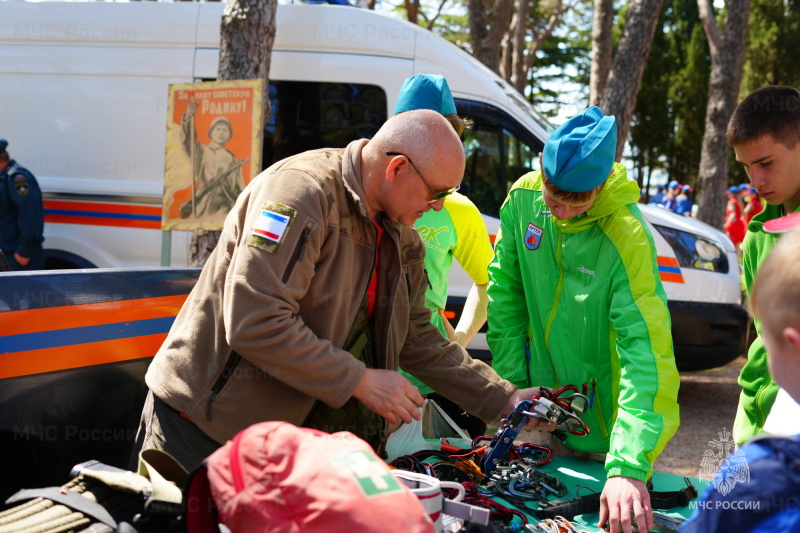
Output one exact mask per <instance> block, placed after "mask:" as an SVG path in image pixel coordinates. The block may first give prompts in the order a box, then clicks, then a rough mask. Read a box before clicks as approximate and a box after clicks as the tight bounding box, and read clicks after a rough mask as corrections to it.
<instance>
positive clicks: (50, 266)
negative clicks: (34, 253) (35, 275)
mask: <svg viewBox="0 0 800 533" xmlns="http://www.w3.org/2000/svg"><path fill="white" fill-rule="evenodd" d="M44 268H45V270H75V269H79V268H97V266H96V265H94V264H93V263H92V262H90V261H87V260H86V259H84V258H83V257H81V256H79V255H75V254H72V253H70V252H65V251H63V250H45V251H44Z"/></svg>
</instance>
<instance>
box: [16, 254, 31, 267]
mask: <svg viewBox="0 0 800 533" xmlns="http://www.w3.org/2000/svg"><path fill="white" fill-rule="evenodd" d="M14 259H16V260H17V263H19V264H20V265H22V266H25V265H27V264H28V262H29V261H30V260H31V258H30V257H22V256H21V255H19V254H18V253H17V252H14Z"/></svg>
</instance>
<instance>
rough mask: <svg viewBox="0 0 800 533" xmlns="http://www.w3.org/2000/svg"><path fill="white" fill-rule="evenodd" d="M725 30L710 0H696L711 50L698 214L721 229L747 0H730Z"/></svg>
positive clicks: (742, 59) (748, 4) (745, 34)
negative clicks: (730, 123)
mask: <svg viewBox="0 0 800 533" xmlns="http://www.w3.org/2000/svg"><path fill="white" fill-rule="evenodd" d="M726 4H727V16H726V20H725V26H724V31H723V32H720V30H719V28H718V27H717V23H716V19H715V16H714V9H713V6H712V5H711V0H697V6H698V8H699V9H700V20H701V22H702V23H703V29H704V30H705V32H706V37H707V38H708V44H709V50H710V51H711V76H710V78H709V81H708V105H707V107H706V123H705V131H704V132H703V145H702V150H701V153H700V169H699V171H698V188H699V189H700V190H699V194H698V196H697V203H698V205H699V206H701V208H700V211H699V212H698V215H697V218H698V219H700V220H702V221H703V222H705V223H707V224H710V225H712V226H714V227H716V228H719V229H722V227H723V224H724V221H725V199H726V197H725V189H726V188H727V186H728V150H729V147H728V143H727V141H726V139H725V132H726V130H727V129H728V121H729V120H730V118H731V115H732V114H733V110H734V109H735V108H736V103H737V100H738V98H739V86H740V85H741V81H742V70H743V67H744V53H745V48H746V46H745V42H746V39H747V27H748V19H749V17H750V0H729V1H728V2H727V3H726Z"/></svg>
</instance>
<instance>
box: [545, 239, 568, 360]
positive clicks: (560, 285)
mask: <svg viewBox="0 0 800 533" xmlns="http://www.w3.org/2000/svg"><path fill="white" fill-rule="evenodd" d="M556 261H557V262H558V270H559V274H558V286H557V287H556V296H555V298H554V299H553V308H552V309H551V310H550V316H549V317H548V319H547V326H546V327H545V330H544V342H545V346H547V353H550V359H551V360H552V358H553V355H552V353H551V352H550V328H552V327H553V321H554V320H555V318H556V313H557V312H558V304H559V302H560V301H561V290H562V289H563V288H564V265H562V264H561V232H560V231H559V232H558V250H557V251H556Z"/></svg>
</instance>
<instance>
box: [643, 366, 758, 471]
mask: <svg viewBox="0 0 800 533" xmlns="http://www.w3.org/2000/svg"><path fill="white" fill-rule="evenodd" d="M745 361H746V359H745V358H743V357H741V358H739V359H736V360H734V361H733V362H731V363H730V364H728V365H727V366H724V367H722V368H715V369H713V370H705V371H702V372H684V373H682V374H681V388H680V391H679V392H678V403H679V404H680V406H681V426H680V428H678V432H677V433H676V434H675V437H674V438H673V439H672V440H671V441H670V442H669V444H667V447H666V449H665V450H664V452H663V453H662V454H661V456H660V457H659V458H658V460H657V461H656V470H657V471H659V472H668V473H671V474H681V475H685V476H692V477H698V474H699V472H700V464H701V461H702V460H703V453H704V452H705V451H706V450H709V449H712V448H711V447H710V446H709V444H708V441H710V440H712V439H715V440H719V439H720V437H719V436H718V435H717V433H719V432H722V431H728V432H730V431H731V426H732V425H733V418H734V416H735V415H736V406H737V404H738V402H739V392H740V391H741V388H740V387H739V384H738V383H737V382H736V379H737V378H738V377H739V371H740V370H741V368H742V366H743V365H744V363H745ZM728 439H730V436H728Z"/></svg>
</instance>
